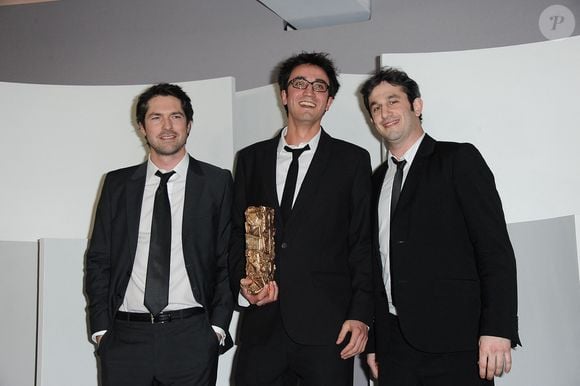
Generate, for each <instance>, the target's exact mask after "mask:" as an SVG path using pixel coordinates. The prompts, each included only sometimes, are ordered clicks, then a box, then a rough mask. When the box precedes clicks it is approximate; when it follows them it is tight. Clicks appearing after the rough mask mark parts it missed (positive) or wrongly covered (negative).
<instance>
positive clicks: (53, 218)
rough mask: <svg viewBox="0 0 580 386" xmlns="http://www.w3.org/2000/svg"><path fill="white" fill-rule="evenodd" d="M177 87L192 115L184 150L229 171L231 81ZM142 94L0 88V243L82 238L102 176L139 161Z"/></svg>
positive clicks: (134, 90) (128, 89) (129, 89)
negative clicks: (137, 111)
mask: <svg viewBox="0 0 580 386" xmlns="http://www.w3.org/2000/svg"><path fill="white" fill-rule="evenodd" d="M181 86H182V87H183V88H184V90H185V91H186V92H187V93H188V94H189V96H190V97H191V99H192V104H193V108H194V112H195V113H194V117H193V118H194V120H193V127H192V131H191V135H190V138H189V141H188V146H187V148H188V150H189V152H190V153H191V154H192V155H193V156H195V157H197V158H199V159H201V160H204V161H207V162H210V163H214V164H216V165H218V166H221V167H224V168H228V169H230V168H231V167H232V162H233V154H232V153H233V136H232V132H233V128H232V125H233V91H234V80H233V78H220V79H213V80H204V81H198V82H187V83H181ZM145 88H146V86H98V87H96V86H54V85H33V84H14V83H1V82H0V106H2V118H3V122H2V125H1V126H0V135H1V136H2V138H3V140H2V142H1V144H0V164H1V165H3V166H4V177H3V179H4V181H7V182H9V183H4V184H2V188H0V213H2V220H1V221H0V239H5V240H37V239H39V238H41V237H56V238H59V237H66V238H70V237H72V238H86V237H88V233H89V224H90V223H91V215H92V212H93V206H94V202H95V199H96V195H97V191H98V187H99V182H100V180H101V178H102V176H103V175H104V173H106V172H107V171H108V170H111V169H117V168H120V167H124V166H129V165H133V164H137V163H139V162H142V161H143V160H144V159H145V154H146V151H145V150H146V148H145V146H144V144H143V142H142V141H141V140H140V137H139V136H138V135H137V132H136V128H135V126H134V124H133V121H132V119H133V111H134V110H133V105H134V101H135V98H136V96H137V95H138V94H139V93H141V92H142V91H143V90H144V89H145Z"/></svg>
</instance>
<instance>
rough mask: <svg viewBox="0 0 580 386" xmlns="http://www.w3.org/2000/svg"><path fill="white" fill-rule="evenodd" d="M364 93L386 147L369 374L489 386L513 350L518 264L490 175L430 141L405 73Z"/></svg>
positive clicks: (427, 384)
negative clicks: (386, 155)
mask: <svg viewBox="0 0 580 386" xmlns="http://www.w3.org/2000/svg"><path fill="white" fill-rule="evenodd" d="M361 93H362V96H363V99H364V104H365V107H366V109H367V110H368V112H369V114H370V117H371V120H372V122H373V123H374V125H375V128H376V130H377V132H378V133H379V134H380V135H381V137H382V138H383V139H384V141H385V144H386V146H387V148H388V158H387V161H386V162H384V163H383V164H382V165H381V166H380V167H379V168H378V169H377V171H376V172H375V173H374V175H373V193H374V200H373V215H374V221H373V223H374V228H375V229H374V240H373V241H374V242H373V249H374V251H375V259H374V268H375V271H376V274H375V323H374V329H373V332H374V342H372V343H370V344H369V347H370V346H372V345H373V344H374V345H375V347H374V349H373V348H369V350H368V351H369V352H371V353H372V354H369V355H368V358H367V361H368V364H369V366H370V368H371V370H372V373H373V374H374V376H375V377H376V376H377V375H378V379H379V384H380V385H397V386H415V385H417V386H418V385H424V386H454V385H457V386H469V385H491V384H493V378H494V376H500V375H502V374H503V373H507V372H509V371H510V369H511V347H513V346H515V345H516V344H519V343H520V342H519V337H518V331H517V330H518V328H517V286H516V263H515V258H514V252H513V249H512V246H511V243H510V240H509V237H508V234H507V229H506V224H505V220H504V215H503V211H502V206H501V201H500V198H499V196H498V193H497V191H496V188H495V183H494V178H493V175H492V173H491V171H490V170H489V168H488V167H487V165H486V163H485V161H484V160H483V158H482V157H481V155H480V153H479V152H478V151H477V149H476V148H475V147H474V146H473V145H471V144H460V143H452V142H438V141H435V140H434V139H433V138H431V137H430V136H429V135H427V134H425V132H424V131H423V128H422V125H421V118H422V117H421V111H422V109H423V102H422V100H421V98H420V93H419V87H418V86H417V83H416V82H415V81H413V80H412V79H410V78H409V77H408V76H407V74H406V73H404V72H402V71H399V70H396V69H393V68H386V69H383V70H380V71H378V72H377V73H376V74H375V75H374V76H372V77H371V78H370V79H368V80H367V81H366V82H365V83H364V85H363V87H362V89H361ZM401 188H402V189H401ZM375 353H376V354H375Z"/></svg>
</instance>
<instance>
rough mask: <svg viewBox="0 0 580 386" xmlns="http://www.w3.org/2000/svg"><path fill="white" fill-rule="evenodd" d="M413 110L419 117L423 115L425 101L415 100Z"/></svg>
mask: <svg viewBox="0 0 580 386" xmlns="http://www.w3.org/2000/svg"><path fill="white" fill-rule="evenodd" d="M413 110H414V111H415V115H416V116H417V117H418V116H419V115H421V114H422V113H423V99H421V98H415V100H414V101H413Z"/></svg>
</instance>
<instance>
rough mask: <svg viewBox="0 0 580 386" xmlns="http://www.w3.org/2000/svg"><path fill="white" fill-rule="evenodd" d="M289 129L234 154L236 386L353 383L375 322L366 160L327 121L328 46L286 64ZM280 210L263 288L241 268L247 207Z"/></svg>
mask: <svg viewBox="0 0 580 386" xmlns="http://www.w3.org/2000/svg"><path fill="white" fill-rule="evenodd" d="M278 70H279V73H278V84H279V86H280V97H281V100H282V104H283V105H284V107H285V109H286V111H287V116H288V126H287V127H285V128H284V129H283V130H282V131H281V132H280V134H279V135H278V136H276V137H275V138H273V139H270V140H266V141H263V142H259V143H256V144H254V145H252V146H249V147H247V148H245V149H243V150H241V151H240V152H239V155H238V162H237V166H236V173H235V187H234V205H233V218H232V239H231V240H232V241H231V244H230V270H231V271H230V274H231V280H232V287H233V290H234V293H235V295H236V296H238V294H239V295H240V296H239V299H240V305H242V306H244V305H246V306H247V307H246V308H245V310H244V311H243V313H242V319H241V329H240V335H239V341H240V342H239V345H240V347H239V350H238V362H237V366H236V372H235V380H236V385H237V386H242V385H243V386H248V385H284V384H288V380H289V379H295V378H298V379H299V380H300V384H301V385H303V386H308V385H312V386H324V385H332V386H340V385H345V386H346V385H348V386H351V385H352V373H353V357H354V356H355V355H357V354H359V353H361V352H362V351H363V350H364V348H365V345H366V342H367V333H368V325H369V324H370V323H371V320H372V308H373V307H372V295H371V289H372V283H371V281H372V275H371V247H370V229H369V228H370V174H371V167H370V157H369V154H368V153H367V152H366V151H365V150H363V149H361V148H359V147H357V146H355V145H352V144H350V143H347V142H344V141H341V140H338V139H335V138H332V137H331V136H330V135H328V134H327V133H326V132H325V131H324V130H323V129H322V127H321V120H322V117H323V116H324V114H325V112H326V111H328V109H329V108H330V106H331V105H332V102H333V100H334V97H335V95H336V93H337V91H338V88H339V82H338V80H337V76H336V70H335V67H334V64H333V63H332V61H331V60H330V59H329V58H328V56H327V54H324V53H301V54H299V55H295V56H292V57H291V58H289V59H287V60H286V61H284V62H283V63H282V64H281V65H280V67H279V69H278ZM249 206H266V207H269V208H273V209H274V211H275V214H274V217H275V227H276V233H275V263H276V273H275V277H274V280H273V281H271V282H270V283H269V284H268V285H267V286H266V287H264V288H263V289H262V290H261V291H260V292H258V293H257V294H255V295H253V294H251V292H250V291H249V288H250V287H251V286H252V284H254V283H253V282H252V280H251V279H249V278H247V277H246V275H245V271H244V267H245V255H244V250H245V238H244V236H245V229H244V211H245V210H246V208H248V207H249Z"/></svg>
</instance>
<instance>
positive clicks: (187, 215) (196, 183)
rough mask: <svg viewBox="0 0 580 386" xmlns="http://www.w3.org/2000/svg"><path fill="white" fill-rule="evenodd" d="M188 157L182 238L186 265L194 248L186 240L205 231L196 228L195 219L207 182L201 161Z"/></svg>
mask: <svg viewBox="0 0 580 386" xmlns="http://www.w3.org/2000/svg"><path fill="white" fill-rule="evenodd" d="M188 157H189V166H188V167H187V177H186V180H185V199H184V202H183V221H182V224H181V240H182V242H183V256H184V258H185V260H186V265H187V264H189V263H191V262H188V261H187V259H188V258H189V257H191V256H193V250H192V249H191V248H192V247H193V245H191V243H188V242H186V241H187V240H190V235H192V234H194V232H195V231H198V232H202V231H205V230H202V229H197V230H196V229H194V227H195V225H196V224H195V222H194V221H193V219H195V218H196V217H197V216H198V215H196V213H195V210H196V208H197V207H199V205H201V203H200V201H201V195H202V192H203V191H204V187H205V184H206V180H205V178H204V176H203V172H202V171H201V168H200V166H199V162H198V161H197V160H196V159H195V158H193V157H191V156H188Z"/></svg>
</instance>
